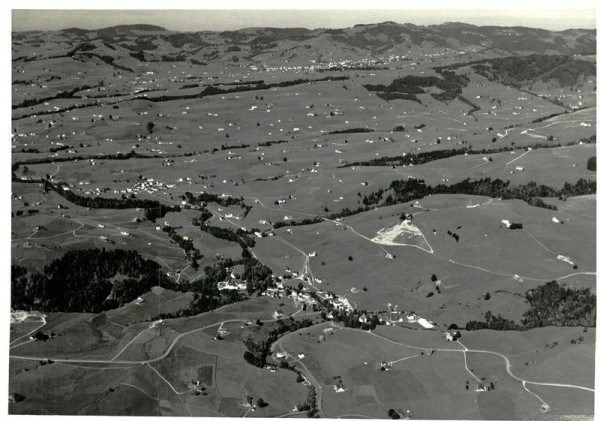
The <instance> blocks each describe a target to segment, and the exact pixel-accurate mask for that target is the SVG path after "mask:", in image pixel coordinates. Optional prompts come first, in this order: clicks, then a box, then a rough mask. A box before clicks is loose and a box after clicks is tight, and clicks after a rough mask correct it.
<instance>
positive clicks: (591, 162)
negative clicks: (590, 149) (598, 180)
mask: <svg viewBox="0 0 600 421" xmlns="http://www.w3.org/2000/svg"><path fill="white" fill-rule="evenodd" d="M587 169H588V170H590V171H596V157H595V156H592V157H590V159H588V161H587Z"/></svg>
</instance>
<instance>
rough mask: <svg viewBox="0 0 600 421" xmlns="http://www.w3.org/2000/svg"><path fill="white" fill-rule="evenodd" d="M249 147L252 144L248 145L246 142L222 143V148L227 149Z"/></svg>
mask: <svg viewBox="0 0 600 421" xmlns="http://www.w3.org/2000/svg"><path fill="white" fill-rule="evenodd" d="M249 147H250V145H246V144H245V143H240V144H239V145H221V150H222V151H226V150H227V149H244V148H249Z"/></svg>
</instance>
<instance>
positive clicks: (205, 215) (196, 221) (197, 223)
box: [192, 209, 212, 226]
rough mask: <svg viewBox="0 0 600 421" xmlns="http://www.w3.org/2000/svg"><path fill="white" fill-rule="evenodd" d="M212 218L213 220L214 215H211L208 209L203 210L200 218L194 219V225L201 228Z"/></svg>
mask: <svg viewBox="0 0 600 421" xmlns="http://www.w3.org/2000/svg"><path fill="white" fill-rule="evenodd" d="M210 218H212V213H210V212H209V211H207V210H206V209H202V211H201V212H200V217H198V218H193V219H192V225H194V226H201V225H202V224H204V223H206V221H208V220H209V219H210Z"/></svg>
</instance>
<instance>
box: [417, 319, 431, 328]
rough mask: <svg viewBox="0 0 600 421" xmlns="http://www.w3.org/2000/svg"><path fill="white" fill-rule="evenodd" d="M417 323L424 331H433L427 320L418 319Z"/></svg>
mask: <svg viewBox="0 0 600 421" xmlns="http://www.w3.org/2000/svg"><path fill="white" fill-rule="evenodd" d="M417 323H419V324H420V325H421V326H423V327H424V328H425V329H433V325H432V324H431V323H429V322H428V321H427V320H425V319H423V318H419V319H418V320H417Z"/></svg>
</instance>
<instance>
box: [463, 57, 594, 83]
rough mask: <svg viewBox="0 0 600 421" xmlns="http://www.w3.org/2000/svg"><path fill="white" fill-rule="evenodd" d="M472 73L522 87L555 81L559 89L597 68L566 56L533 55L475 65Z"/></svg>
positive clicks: (502, 58) (592, 72)
mask: <svg viewBox="0 0 600 421" xmlns="http://www.w3.org/2000/svg"><path fill="white" fill-rule="evenodd" d="M472 68H473V70H474V71H475V72H476V73H477V74H480V75H482V76H483V77H485V78H487V79H489V80H492V81H493V80H498V81H500V82H502V83H504V84H508V85H512V86H516V87H519V88H520V87H522V86H525V85H526V84H528V83H531V81H535V80H539V79H541V80H542V81H544V82H548V81H549V80H551V79H554V80H556V81H558V83H559V85H560V86H561V87H564V86H569V85H574V84H575V83H577V81H578V79H579V77H580V76H582V75H584V76H592V75H595V74H596V66H595V65H594V63H590V62H588V61H584V60H577V59H574V58H572V57H569V56H558V55H546V54H532V55H529V56H511V57H501V58H496V59H490V60H483V61H481V62H477V63H476V64H474V65H473V66H472Z"/></svg>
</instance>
